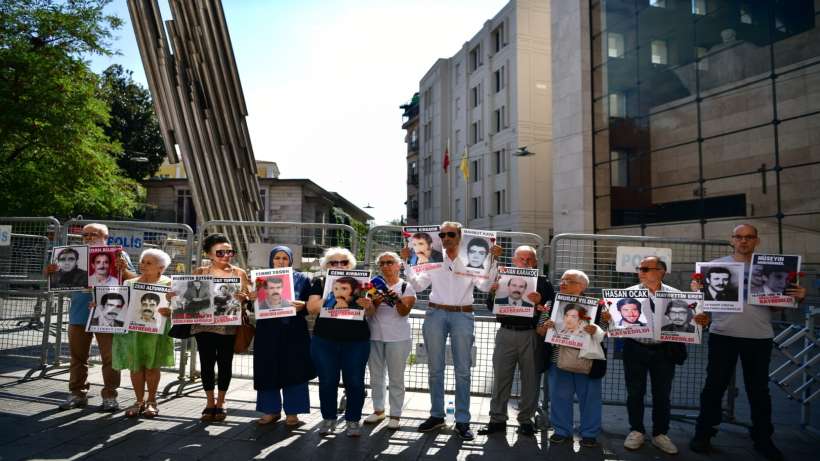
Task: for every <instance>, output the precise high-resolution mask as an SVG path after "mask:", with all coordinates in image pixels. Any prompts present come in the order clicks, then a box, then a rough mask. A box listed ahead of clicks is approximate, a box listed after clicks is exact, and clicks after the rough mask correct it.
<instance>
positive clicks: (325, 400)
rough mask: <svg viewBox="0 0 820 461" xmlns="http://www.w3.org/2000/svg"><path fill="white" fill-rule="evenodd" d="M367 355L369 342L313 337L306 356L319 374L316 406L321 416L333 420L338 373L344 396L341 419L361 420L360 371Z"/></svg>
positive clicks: (334, 417) (362, 402) (362, 378)
mask: <svg viewBox="0 0 820 461" xmlns="http://www.w3.org/2000/svg"><path fill="white" fill-rule="evenodd" d="M369 355H370V341H368V340H365V341H334V340H332V339H325V338H322V337H321V336H314V337H313V339H312V340H311V342H310V356H311V358H312V359H313V366H314V367H316V374H317V375H319V407H320V408H321V410H322V418H323V419H333V420H335V419H336V405H337V400H336V397H337V396H338V390H339V372H341V374H342V382H343V383H344V387H345V394H346V395H347V406H346V407H345V421H353V422H358V421H359V420H360V419H362V407H363V406H364V370H365V367H366V366H367V358H368V356H369Z"/></svg>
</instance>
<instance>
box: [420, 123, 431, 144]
mask: <svg viewBox="0 0 820 461" xmlns="http://www.w3.org/2000/svg"><path fill="white" fill-rule="evenodd" d="M422 129H423V133H424V140H425V141H429V140H430V138H431V137H432V136H433V122H427V123H425V124H424V126H423V127H422Z"/></svg>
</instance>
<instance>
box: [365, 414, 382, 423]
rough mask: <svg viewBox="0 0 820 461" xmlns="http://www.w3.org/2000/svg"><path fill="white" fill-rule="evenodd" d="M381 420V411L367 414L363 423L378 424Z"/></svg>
mask: <svg viewBox="0 0 820 461" xmlns="http://www.w3.org/2000/svg"><path fill="white" fill-rule="evenodd" d="M382 420H384V413H382V414H377V413H373V414H372V415H370V416H368V417H367V418H365V419H364V423H365V424H378V423H380V422H381V421H382Z"/></svg>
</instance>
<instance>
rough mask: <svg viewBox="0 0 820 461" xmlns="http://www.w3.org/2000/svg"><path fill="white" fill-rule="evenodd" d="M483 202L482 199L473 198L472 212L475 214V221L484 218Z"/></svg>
mask: <svg viewBox="0 0 820 461" xmlns="http://www.w3.org/2000/svg"><path fill="white" fill-rule="evenodd" d="M482 202H483V200H481V197H473V198H472V212H473V219H478V218H483V217H484V210H483V205H484V204H483V203H482Z"/></svg>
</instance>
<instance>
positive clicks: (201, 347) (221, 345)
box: [191, 234, 249, 421]
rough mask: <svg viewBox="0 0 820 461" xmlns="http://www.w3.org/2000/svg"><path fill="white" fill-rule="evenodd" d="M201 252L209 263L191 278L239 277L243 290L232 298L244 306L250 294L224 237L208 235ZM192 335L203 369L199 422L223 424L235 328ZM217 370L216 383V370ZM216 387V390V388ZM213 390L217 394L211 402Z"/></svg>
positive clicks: (202, 329) (205, 328)
mask: <svg viewBox="0 0 820 461" xmlns="http://www.w3.org/2000/svg"><path fill="white" fill-rule="evenodd" d="M202 251H203V252H204V253H205V254H206V255H207V256H208V259H209V260H210V261H211V264H210V265H209V266H203V267H200V268H197V269H196V270H194V275H212V276H214V277H239V279H240V281H241V284H242V287H241V288H240V289H239V291H238V292H237V293H236V294H235V295H234V296H235V297H236V299H238V300H239V301H240V302H242V303H244V302H245V301H247V300H248V299H249V298H248V292H249V288H248V287H249V283H248V274H247V273H245V271H244V270H243V269H240V268H239V267H236V266H234V265H233V264H231V258H233V257H234V255H235V254H236V251H234V249H233V247H232V246H231V242H230V241H229V240H228V238H227V237H226V236H224V235H223V234H211V235H209V236H207V237H205V241H204V242H202ZM191 334H193V335H194V337H195V338H196V347H197V350H198V351H199V362H200V367H201V369H202V389H204V390H205V396H206V398H207V402H206V404H205V409H204V410H202V418H201V420H202V421H222V420H224V419H225V417H226V416H227V413H226V412H225V394H226V393H227V392H228V386H229V385H230V384H231V377H232V376H233V369H232V367H233V346H234V341H235V340H236V327H235V326H230V325H193V326H192V327H191ZM216 366H218V367H219V379H218V380H217V378H216V371H215V367H216ZM215 385H216V386H215ZM214 387H218V393H217V396H216V398H214Z"/></svg>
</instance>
